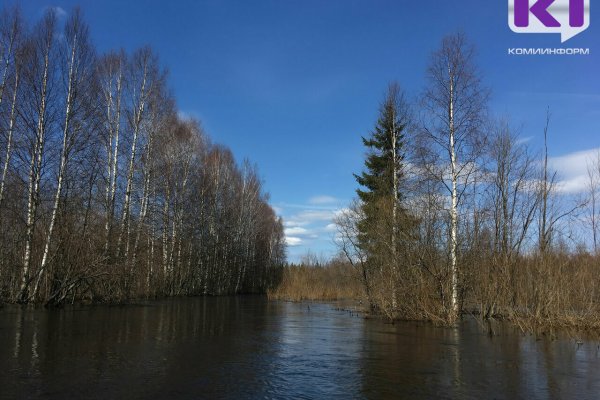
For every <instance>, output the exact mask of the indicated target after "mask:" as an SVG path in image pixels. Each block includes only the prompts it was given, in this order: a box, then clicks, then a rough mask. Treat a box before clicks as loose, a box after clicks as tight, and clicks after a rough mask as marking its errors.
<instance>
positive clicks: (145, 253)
mask: <svg viewBox="0 0 600 400" xmlns="http://www.w3.org/2000/svg"><path fill="white" fill-rule="evenodd" d="M0 60H1V62H0V226H1V227H2V229H1V230H0V301H3V302H9V303H21V304H31V303H34V304H44V305H48V306H50V305H61V304H63V303H67V302H100V303H103V302H106V303H115V302H116V303H121V302H127V301H128V300H131V299H141V298H155V297H165V296H181V295H219V294H237V293H264V292H265V291H266V290H267V289H268V288H270V287H272V286H273V285H275V284H276V282H277V280H278V279H279V275H280V272H281V266H282V265H283V263H284V262H285V238H284V234H283V225H282V221H281V218H279V217H277V215H276V214H275V212H274V211H273V209H272V208H271V206H270V205H269V203H268V200H269V196H268V194H267V193H265V191H264V189H263V184H262V180H261V177H260V176H259V174H258V171H257V168H256V167H255V166H254V165H253V164H252V163H250V162H249V161H247V160H244V161H243V162H242V163H239V162H237V161H236V160H235V159H234V156H233V154H232V152H231V150H230V149H229V148H227V147H225V146H222V145H219V144H214V143H212V142H211V140H210V138H209V137H208V135H207V134H206V133H205V132H204V131H203V129H202V126H201V123H200V122H199V121H197V120H195V119H192V118H188V117H186V116H185V115H184V114H183V113H182V112H181V111H180V110H178V109H177V106H176V103H175V99H174V97H173V95H172V94H171V90H170V88H169V87H168V82H167V72H166V70H165V68H164V67H163V66H162V65H161V63H160V62H159V59H158V55H157V54H156V53H155V52H154V51H153V50H152V49H151V48H150V47H142V48H140V49H137V50H135V51H132V52H125V51H124V50H111V51H107V52H106V53H104V54H98V53H97V52H96V50H95V48H94V45H93V43H92V38H91V34H90V32H89V27H88V25H87V24H86V23H85V20H84V18H83V16H82V13H81V11H80V10H79V9H78V8H75V9H73V10H70V12H69V13H68V14H67V15H66V16H64V18H59V16H58V15H57V13H56V9H55V8H47V10H46V12H45V13H44V15H43V16H42V17H41V18H39V19H38V20H37V21H33V22H31V23H30V21H26V20H25V19H24V18H23V16H22V15H21V12H20V10H19V8H18V6H14V7H6V8H4V9H3V10H1V11H0Z"/></svg>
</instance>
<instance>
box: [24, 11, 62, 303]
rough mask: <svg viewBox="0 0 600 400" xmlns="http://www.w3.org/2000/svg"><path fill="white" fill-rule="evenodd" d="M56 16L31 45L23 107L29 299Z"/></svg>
mask: <svg viewBox="0 0 600 400" xmlns="http://www.w3.org/2000/svg"><path fill="white" fill-rule="evenodd" d="M55 26H56V15H55V13H54V11H53V10H52V9H50V10H48V11H47V12H46V14H45V15H44V17H43V19H42V21H41V22H40V23H38V25H37V26H36V28H35V32H34V34H33V37H32V38H31V40H30V43H29V45H28V49H27V50H28V54H27V56H26V57H27V60H26V62H27V65H26V68H27V69H26V73H25V74H24V77H25V79H26V82H27V92H28V93H29V99H28V100H29V104H28V106H29V107H28V109H27V110H23V113H27V115H24V119H25V123H26V125H27V127H28V129H29V130H30V131H31V133H32V134H33V137H32V138H31V139H32V140H31V142H30V144H29V149H28V151H29V154H28V157H29V160H30V162H29V173H28V201H27V217H26V235H25V252H24V255H23V272H22V279H21V288H20V294H19V300H20V301H23V302H26V301H28V300H29V284H30V283H31V275H30V266H31V258H32V247H33V239H34V232H35V228H36V222H37V211H38V205H39V201H40V198H39V197H40V182H41V179H42V167H43V161H44V148H45V144H46V131H47V127H48V125H49V123H50V122H51V121H49V119H50V117H51V116H50V115H49V112H50V110H49V105H50V104H51V101H50V100H51V98H50V96H51V89H52V86H51V84H50V82H51V81H52V80H53V79H54V76H53V75H54V69H55V66H54V65H53V64H52V61H53V52H54V46H55V44H54V42H55V40H54V36H55Z"/></svg>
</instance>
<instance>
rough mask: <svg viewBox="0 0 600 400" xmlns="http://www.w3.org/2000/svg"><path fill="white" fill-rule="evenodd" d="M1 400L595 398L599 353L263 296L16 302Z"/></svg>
mask: <svg viewBox="0 0 600 400" xmlns="http://www.w3.org/2000/svg"><path fill="white" fill-rule="evenodd" d="M0 397H1V398H56V399H69V398H78V399H79V398H81V399H89V398H98V399H136V398H137V399H139V398H144V399H161V398H169V399H171V398H174V399H193V398H206V399H219V398H229V399H268V398H277V399H278V398H292V399H309V398H310V399H338V398H339V399H354V398H357V399H358V398H367V399H402V398H406V399H432V398H441V399H444V398H456V399H471V398H472V399H493V398H497V399H517V398H522V399H586V398H589V399H597V398H600V349H599V348H598V344H597V343H594V342H586V343H584V344H582V345H578V344H577V343H576V342H575V341H573V340H571V341H569V340H562V341H551V340H540V341H536V339H535V337H532V336H524V335H521V334H518V333H515V332H504V333H499V334H498V335H497V336H494V337H491V338H490V337H489V336H488V335H487V334H486V332H485V331H484V330H482V329H481V328H479V327H478V326H477V324H475V323H473V322H466V323H464V324H463V325H462V326H461V327H460V328H458V329H450V328H436V327H432V326H430V325H426V324H412V323H399V324H395V325H389V324H385V323H382V322H380V321H375V320H364V319H362V318H360V317H356V316H351V315H349V313H347V312H344V311H336V310H335V309H334V308H333V307H332V306H331V305H327V304H311V305H310V309H309V307H308V306H307V305H306V304H294V303H286V302H268V301H267V300H266V299H264V298H261V297H238V298H207V299H203V298H196V299H178V300H168V301H162V302H154V303H149V304H147V305H137V306H126V307H87V308H84V307H81V308H71V309H63V310H50V311H44V310H40V311H31V310H21V309H18V308H9V309H4V310H0Z"/></svg>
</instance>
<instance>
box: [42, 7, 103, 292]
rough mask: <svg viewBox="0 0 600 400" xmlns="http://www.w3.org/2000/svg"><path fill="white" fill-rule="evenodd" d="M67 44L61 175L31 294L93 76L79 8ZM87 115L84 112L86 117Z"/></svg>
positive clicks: (49, 239)
mask: <svg viewBox="0 0 600 400" xmlns="http://www.w3.org/2000/svg"><path fill="white" fill-rule="evenodd" d="M65 44H66V46H65V47H64V49H62V50H63V51H62V58H63V60H64V70H65V73H66V77H65V78H66V79H65V82H66V88H65V97H66V98H65V103H64V104H65V106H64V116H63V124H62V145H61V152H60V162H59V166H58V175H57V183H56V191H55V194H54V200H53V205H52V211H51V217H50V225H49V227H48V231H47V233H46V240H45V245H44V251H43V253H42V261H41V264H40V267H39V269H38V272H37V279H36V282H35V286H34V290H33V293H32V297H33V298H35V297H36V296H37V293H38V290H39V285H40V281H41V278H42V276H43V274H44V272H45V270H46V267H47V264H48V255H49V253H50V247H51V244H52V236H53V233H54V228H55V225H56V220H57V217H58V210H59V207H60V203H61V197H62V191H63V186H64V184H65V179H66V175H67V168H68V165H69V160H70V156H71V153H72V151H73V149H74V147H75V146H76V145H77V142H78V140H79V135H80V133H81V125H77V124H74V122H75V120H76V118H78V117H80V116H79V114H80V113H82V112H85V106H86V105H85V104H81V102H82V100H83V101H85V95H84V94H85V92H86V90H88V89H89V84H90V82H91V81H92V80H93V79H94V78H93V74H94V55H93V49H92V47H91V45H90V43H89V35H88V27H87V25H85V23H84V22H83V21H82V19H81V13H80V11H79V9H76V10H75V11H74V12H73V13H72V14H71V16H70V18H69V21H67V24H66V26H65ZM85 117H87V115H85V116H84V118H85Z"/></svg>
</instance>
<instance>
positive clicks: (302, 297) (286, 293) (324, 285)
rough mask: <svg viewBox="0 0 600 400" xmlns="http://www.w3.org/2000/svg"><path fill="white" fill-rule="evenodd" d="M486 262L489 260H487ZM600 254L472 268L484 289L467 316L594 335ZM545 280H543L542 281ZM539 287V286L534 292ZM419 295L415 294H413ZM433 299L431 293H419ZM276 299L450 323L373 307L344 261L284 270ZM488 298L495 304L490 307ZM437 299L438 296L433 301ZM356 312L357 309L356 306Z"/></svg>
mask: <svg viewBox="0 0 600 400" xmlns="http://www.w3.org/2000/svg"><path fill="white" fill-rule="evenodd" d="M482 265H484V264H482ZM599 265H600V258H599V257H597V256H592V255H590V254H587V253H582V254H576V255H572V254H566V253H565V254H558V253H557V254H553V255H551V256H548V258H546V259H541V258H539V257H524V258H522V259H521V260H519V264H518V265H515V270H513V271H511V272H510V273H512V274H514V275H513V278H512V279H515V280H516V281H518V282H519V283H518V284H517V285H515V286H510V285H509V281H510V279H509V278H508V277H506V279H502V281H503V283H504V284H503V285H501V286H499V285H500V279H494V280H490V279H489V276H490V273H493V272H494V271H491V270H490V269H489V268H483V269H482V268H478V269H477V270H473V271H471V272H469V275H470V279H469V281H470V282H471V285H473V286H478V287H479V288H481V289H480V290H476V291H475V290H469V293H471V294H470V295H468V296H465V298H464V299H463V301H464V305H463V306H462V311H461V315H460V316H459V317H461V318H463V319H464V318H468V317H469V316H473V317H476V318H477V319H478V320H482V322H483V321H494V320H495V321H505V322H509V323H511V324H513V325H514V326H516V327H517V328H519V329H520V330H521V331H523V332H528V333H531V332H539V333H546V332H549V333H551V334H553V333H554V332H557V331H558V332H560V331H565V332H574V333H594V332H597V330H598V329H600V309H599V307H598V304H597V303H596V301H595V300H594V296H595V293H596V290H597V289H596V281H597V276H596V273H597V270H598V268H599V267H598V266H599ZM542 279H543V283H538V282H540V281H542ZM532 287H537V289H536V290H531V288H532ZM406 295H407V296H411V297H414V296H415V293H407V294H406ZM417 295H418V296H419V297H421V296H423V297H427V293H417ZM267 296H268V298H269V299H270V300H284V301H292V302H303V301H315V302H335V301H341V300H346V301H355V302H357V303H358V304H361V305H362V310H360V311H361V312H362V313H363V314H364V315H365V317H378V316H379V317H381V318H384V319H388V320H390V321H402V320H405V321H430V322H432V323H434V324H436V325H450V324H449V323H448V321H447V320H445V319H442V318H434V317H433V316H432V315H431V314H423V315H420V316H419V315H417V316H415V317H413V318H410V317H406V315H390V314H387V313H385V312H384V311H383V310H377V309H369V306H368V298H367V297H366V294H365V291H364V288H363V286H362V283H361V278H360V276H359V273H358V271H357V270H356V269H355V268H354V267H353V266H352V265H351V264H350V263H348V262H347V261H344V260H343V259H339V258H338V259H333V260H330V261H321V262H316V263H314V262H306V261H305V262H300V263H299V264H291V265H288V266H286V267H285V268H284V270H283V273H282V278H281V283H280V284H279V286H277V287H276V288H273V289H270V290H269V291H268V292H267ZM488 298H493V299H494V301H495V304H494V306H493V310H492V309H491V308H490V305H489V300H487V299H488ZM431 301H432V302H435V299H432V300H431ZM355 311H356V310H355Z"/></svg>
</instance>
